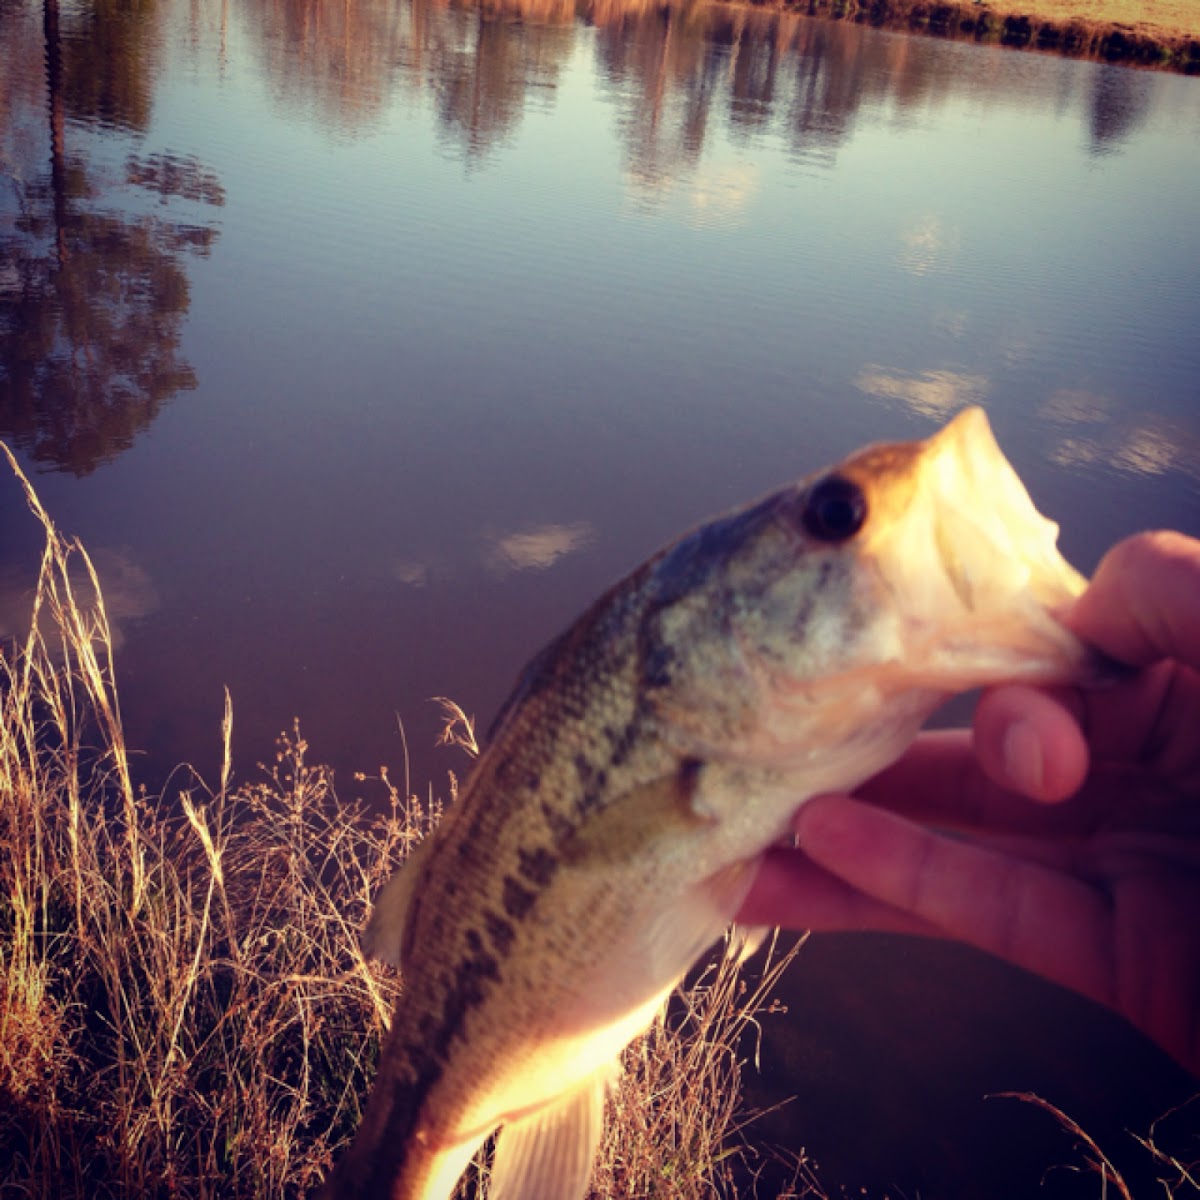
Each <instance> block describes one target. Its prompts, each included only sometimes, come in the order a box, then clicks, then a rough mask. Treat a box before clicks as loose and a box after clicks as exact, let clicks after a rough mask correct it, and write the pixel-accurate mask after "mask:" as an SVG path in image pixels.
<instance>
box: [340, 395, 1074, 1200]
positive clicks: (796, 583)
mask: <svg viewBox="0 0 1200 1200" xmlns="http://www.w3.org/2000/svg"><path fill="white" fill-rule="evenodd" d="M1056 533H1057V527H1056V526H1054V525H1053V524H1052V523H1051V522H1049V521H1047V520H1046V519H1045V518H1043V517H1041V516H1040V514H1038V513H1037V511H1036V509H1034V507H1033V505H1032V503H1031V501H1030V500H1029V498H1028V495H1027V494H1026V493H1025V490H1024V488H1023V487H1022V485H1021V483H1020V480H1019V479H1018V478H1017V476H1016V474H1015V472H1014V471H1013V470H1012V468H1011V467H1010V466H1009V464H1008V463H1007V462H1006V461H1005V459H1004V457H1003V455H1002V454H1001V452H1000V450H999V448H998V447H997V446H996V443H995V440H994V438H992V435H991V431H990V429H989V427H988V424H987V421H986V418H985V417H984V415H983V413H982V412H981V411H979V410H971V411H968V412H966V413H963V414H961V415H960V416H959V417H958V418H956V419H955V420H954V421H953V422H952V423H951V424H950V425H949V426H947V427H946V428H945V429H944V430H942V431H941V432H940V433H938V434H936V435H935V436H934V437H932V438H929V439H927V440H926V441H924V442H915V443H901V444H896V445H891V446H884V447H873V448H868V449H867V450H865V451H862V452H860V453H859V454H857V455H853V456H851V457H850V458H849V459H847V460H846V461H845V462H844V463H842V464H840V465H839V466H838V467H836V468H833V469H832V470H829V471H826V472H822V473H819V474H818V475H816V476H814V477H811V478H810V479H808V480H804V481H801V482H800V483H798V484H794V485H792V486H790V487H788V488H784V489H781V490H780V491H778V492H776V493H773V494H772V495H770V496H768V497H766V498H765V499H764V500H761V501H759V502H758V503H756V504H753V505H750V506H749V507H747V508H745V509H743V510H740V511H738V512H735V513H733V514H730V515H728V516H725V517H721V518H718V519H717V520H715V521H712V522H710V523H708V524H707V525H704V526H701V527H700V528H699V529H697V530H695V531H694V532H692V533H690V534H688V535H686V536H685V537H683V538H681V539H680V540H679V541H678V542H676V543H674V544H673V545H672V546H669V547H667V548H666V549H664V550H663V551H661V552H660V553H659V554H658V555H656V556H655V557H653V558H652V559H650V560H649V561H648V562H647V563H645V564H644V565H643V566H641V567H639V568H638V569H637V570H636V571H634V572H633V573H632V574H631V575H630V576H628V577H627V578H626V579H625V580H624V581H622V582H621V583H619V584H617V585H616V586H615V587H613V588H611V589H610V590H609V591H608V592H607V593H605V595H604V596H602V597H601V598H600V599H599V600H598V601H597V602H596V603H595V604H594V605H593V606H592V607H591V608H590V609H589V610H588V611H587V612H586V613H585V614H584V615H583V616H582V617H581V618H580V619H579V620H578V621H577V622H576V623H575V624H574V625H573V626H572V627H571V628H570V629H569V630H568V631H567V632H566V633H564V634H563V635H562V636H560V637H559V638H558V639H556V640H555V641H554V642H552V643H551V644H550V646H548V647H547V649H546V650H544V651H542V653H541V654H539V655H538V656H537V657H536V658H535V659H534V660H533V661H532V662H531V664H530V665H529V667H528V668H527V669H526V671H525V672H524V674H523V676H522V678H521V680H520V681H519V682H518V685H517V687H516V689H515V690H514V692H513V695H512V697H511V698H510V700H509V701H508V702H507V703H506V705H505V707H504V709H503V710H502V711H501V714H500V716H499V717H498V718H497V721H496V723H495V725H494V727H493V731H492V734H491V737H490V739H489V742H488V746H487V748H486V749H485V751H484V753H483V754H482V756H481V757H480V759H479V761H478V762H477V763H476V765H475V768H474V770H473V772H472V774H471V777H470V779H469V780H468V781H467V783H466V785H465V787H464V789H463V791H462V794H461V795H460V797H459V799H458V800H457V801H456V803H455V804H454V805H452V806H451V807H450V809H449V810H448V812H447V813H446V814H445V816H444V818H443V820H442V822H441V823H440V825H439V826H438V828H437V829H436V830H434V831H433V832H432V833H431V834H430V835H429V837H428V838H426V839H425V841H424V842H422V843H421V845H420V846H419V847H418V848H417V850H416V851H415V852H414V854H413V855H412V856H411V858H410V861H409V862H408V863H406V864H405V865H404V866H403V867H402V868H401V870H400V871H399V872H398V873H397V875H396V876H395V877H394V879H393V881H392V882H390V883H389V884H388V886H387V888H385V890H384V892H383V893H382V894H381V895H380V897H379V898H378V901H377V905H376V909H375V912H374V913H373V915H372V918H371V922H370V925H369V927H368V932H367V945H368V949H370V950H371V951H372V952H373V953H375V954H377V955H378V956H379V957H381V958H384V959H385V960H388V961H392V962H395V963H398V964H399V965H400V966H401V970H402V983H403V990H402V994H401V997H400V1000H399V1002H398V1004H397V1008H396V1012H395V1015H394V1019H393V1023H392V1027H391V1030H390V1032H389V1034H388V1037H387V1040H386V1042H385V1045H384V1048H383V1052H382V1055H381V1059H380V1064H379V1070H378V1073H377V1078H376V1082H375V1086H374V1088H373V1091H372V1095H371V1097H370V1099H369V1101H368V1104H367V1108H366V1112H365V1115H364V1119H363V1123H362V1127H361V1128H360V1130H359V1132H358V1134H357V1135H356V1137H355V1139H354V1142H353V1144H352V1146H351V1147H350V1149H349V1150H348V1151H347V1153H346V1154H345V1155H344V1156H343V1158H342V1159H341V1161H340V1162H339V1163H338V1164H337V1166H336V1168H335V1170H334V1172H333V1173H332V1176H331V1178H330V1180H329V1182H328V1184H327V1188H326V1193H325V1194H326V1196H328V1197H331V1198H332V1197H343V1198H358V1197H367V1196H371V1197H392V1198H393V1200H444V1198H445V1197H447V1196H449V1195H450V1193H451V1191H452V1190H453V1188H454V1185H455V1183H456V1181H457V1179H458V1178H459V1176H460V1174H461V1173H462V1171H463V1170H464V1169H465V1167H466V1165H467V1163H468V1161H469V1159H470V1157H471V1155H472V1154H473V1153H474V1151H475V1150H476V1149H477V1148H478V1147H479V1145H481V1144H482V1142H483V1141H484V1140H485V1139H486V1138H487V1137H488V1136H489V1135H490V1134H491V1133H493V1132H494V1131H495V1130H496V1129H497V1128H498V1127H499V1128H500V1130H501V1133H500V1138H499V1140H498V1142H497V1148H496V1153H495V1157H494V1162H493V1169H492V1179H491V1187H490V1195H491V1196H492V1198H493V1200H578V1198H579V1197H582V1196H583V1195H584V1194H585V1192H586V1189H587V1182H588V1175H589V1172H590V1164H591V1161H592V1158H593V1155H594V1153H595V1149H596V1145H597V1143H598V1140H599V1137H600V1132H601V1120H602V1111H603V1102H604V1095H605V1091H606V1088H607V1086H608V1084H609V1082H610V1081H611V1079H612V1077H613V1071H614V1069H615V1064H616V1063H617V1061H618V1057H619V1054H620V1052H621V1050H622V1048H623V1047H624V1046H625V1044H626V1043H627V1042H628V1041H629V1040H630V1039H631V1038H632V1037H633V1036H635V1035H636V1034H637V1033H638V1032H639V1031H640V1030H641V1029H643V1028H644V1027H645V1026H646V1025H647V1024H648V1023H649V1022H650V1020H651V1019H652V1017H653V1014H654V1012H655V1011H656V1009H657V1008H658V1006H659V1005H660V1004H661V1003H662V1001H663V1000H664V998H665V997H666V995H667V994H668V993H669V991H670V989H671V988H672V987H673V986H674V985H675V984H676V982H677V981H678V979H679V978H680V977H681V976H682V975H683V973H684V972H685V971H686V970H687V968H688V966H689V965H691V963H692V962H693V961H694V960H695V958H696V957H697V956H698V955H700V954H701V953H702V952H703V951H704V950H705V948H706V947H707V946H709V945H710V944H711V943H712V942H713V941H714V940H715V939H716V938H717V937H719V936H720V934H721V933H722V931H723V930H724V929H725V928H726V926H727V925H728V923H729V922H730V921H731V920H732V919H733V917H734V916H735V914H736V912H737V910H738V907H739V906H740V904H741V902H742V900H743V898H744V897H745V895H746V892H747V890H748V889H749V887H750V885H751V883H752V881H753V877H754V872H755V869H756V867H757V864H758V862H759V859H760V857H761V855H762V854H763V853H764V852H765V851H766V849H767V848H768V847H769V846H771V845H772V844H773V843H775V842H776V841H777V840H778V839H779V838H780V837H781V836H784V835H786V833H787V831H788V829H789V827H790V818H791V815H792V814H793V812H794V811H795V809H796V807H797V806H798V805H799V804H800V803H802V802H803V800H804V799H805V798H806V797H808V796H811V795H814V794H816V793H817V792H820V791H828V790H833V789H848V788H852V787H854V786H856V785H857V784H858V783H859V782H861V781H862V780H863V779H865V778H867V777H868V776H870V775H871V774H873V773H875V772H876V771H878V770H880V769H881V768H882V767H884V766H886V765H887V764H888V763H889V762H891V761H893V760H894V759H895V758H896V757H897V756H898V755H899V754H901V753H902V752H903V750H904V748H905V747H906V746H907V745H908V743H909V742H910V741H911V740H912V738H913V737H914V736H915V735H916V733H917V731H918V730H919V729H920V726H921V724H922V722H923V721H924V719H925V718H926V717H927V716H928V714H929V712H931V711H932V709H933V708H934V707H936V705H937V704H938V703H940V701H941V700H942V699H943V698H944V697H945V696H946V695H948V694H951V693H954V692H957V691H961V690H965V689H967V688H971V687H976V686H980V685H983V684H988V683H995V682H1000V681H1002V680H1008V679H1024V680H1030V681H1034V682H1066V681H1073V680H1078V679H1081V678H1083V677H1085V676H1086V675H1087V674H1088V673H1089V671H1090V670H1091V662H1090V658H1089V655H1088V653H1087V651H1086V649H1085V648H1084V647H1082V646H1081V645H1080V644H1079V643H1078V641H1077V640H1076V639H1075V638H1074V637H1073V635H1071V634H1069V633H1068V632H1067V631H1066V630H1065V629H1064V627H1063V626H1062V625H1061V623H1060V622H1059V621H1058V620H1057V617H1056V615H1055V614H1056V612H1057V611H1058V610H1059V609H1060V608H1061V607H1062V605H1064V604H1065V603H1067V602H1069V600H1070V599H1071V598H1072V597H1073V596H1074V595H1076V594H1078V592H1079V591H1080V590H1081V588H1082V586H1083V583H1084V581H1083V579H1082V577H1081V576H1079V575H1078V573H1076V572H1075V571H1074V570H1073V569H1072V568H1071V567H1069V565H1068V564H1067V563H1065V561H1063V560H1062V558H1061V556H1059V555H1058V552H1057V550H1056V549H1055V545H1054V543H1055V537H1056Z"/></svg>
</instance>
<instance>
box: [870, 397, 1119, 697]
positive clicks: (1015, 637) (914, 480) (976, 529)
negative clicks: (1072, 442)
mask: <svg viewBox="0 0 1200 1200" xmlns="http://www.w3.org/2000/svg"><path fill="white" fill-rule="evenodd" d="M871 455H872V451H870V450H868V451H865V452H864V453H863V455H861V456H859V457H857V458H856V459H853V460H851V462H850V464H848V466H847V471H848V473H854V472H855V471H861V472H863V473H864V474H869V473H870V468H871V466H872V463H871ZM897 469H902V470H904V471H905V472H906V473H907V479H906V480H905V485H906V486H904V487H903V488H898V487H897V486H896V485H895V482H894V481H888V482H889V487H888V490H889V492H890V493H891V495H892V496H895V495H896V494H897V493H899V494H900V495H901V496H902V500H901V501H899V502H897V501H896V500H894V499H893V500H892V501H891V510H890V511H887V510H886V509H885V512H884V513H883V514H882V515H883V519H882V520H879V521H877V522H875V524H874V525H873V527H872V528H871V530H870V531H869V534H868V537H867V538H866V539H865V541H864V545H863V546H862V548H861V551H860V552H861V553H862V554H863V556H864V560H865V561H867V562H868V563H870V564H871V566H873V568H874V571H873V574H874V576H875V578H876V580H877V581H878V582H879V584H880V586H881V587H882V588H884V589H885V590H886V592H887V593H888V595H889V599H890V601H891V603H892V604H893V605H894V609H895V611H896V612H897V614H898V623H897V625H896V627H895V630H894V635H895V637H896V639H897V643H898V644H897V646H896V655H895V660H894V661H895V665H896V669H897V671H898V673H899V674H900V675H902V676H904V677H905V682H906V684H907V685H908V686H912V685H914V684H915V685H918V686H928V687H930V688H934V689H936V690H945V691H960V690H964V689H967V688H972V687H978V686H982V685H985V684H988V683H993V682H999V681H1016V680H1024V681H1028V682H1037V683H1067V682H1079V681H1081V680H1082V679H1084V678H1086V677H1089V676H1090V675H1092V674H1094V673H1095V671H1096V670H1097V658H1096V656H1095V655H1094V654H1093V653H1092V651H1091V650H1090V649H1089V648H1088V647H1086V646H1085V645H1084V644H1083V643H1082V642H1081V641H1080V640H1079V639H1078V638H1077V637H1076V636H1075V635H1074V634H1073V633H1072V632H1071V631H1070V630H1069V629H1067V628H1066V626H1065V625H1064V624H1063V622H1062V617H1063V615H1064V614H1065V612H1066V611H1067V610H1068V609H1069V608H1070V606H1071V605H1072V604H1073V602H1074V600H1075V599H1076V597H1078V596H1079V595H1080V593H1082V592H1083V590H1084V588H1085V587H1086V586H1087V580H1086V579H1085V578H1084V576H1083V575H1081V574H1080V573H1079V572H1078V571H1077V570H1076V569H1075V568H1074V567H1073V566H1071V564H1070V563H1068V562H1067V560H1066V559H1065V558H1064V557H1063V556H1062V554H1061V553H1060V552H1059V549H1058V546H1057V539H1058V526H1057V525H1056V524H1055V523H1054V522H1053V521H1051V520H1049V519H1047V518H1046V517H1044V516H1042V514H1041V513H1039V512H1038V510H1037V509H1036V508H1035V507H1034V504H1033V501H1032V500H1031V499H1030V497H1029V493H1028V492H1027V491H1026V490H1025V486H1024V484H1022V482H1021V480H1020V478H1019V477H1018V475H1017V473H1016V471H1015V470H1014V469H1013V468H1012V466H1011V465H1010V464H1009V462H1008V460H1007V459H1006V458H1005V457H1004V454H1003V452H1002V451H1001V449H1000V447H999V445H997V443H996V439H995V437H994V436H993V434H992V430H991V427H990V425H989V424H988V420H987V417H986V415H985V414H984V412H983V410H982V409H978V408H975V409H968V410H966V411H964V412H962V413H960V414H959V415H958V416H957V417H956V418H955V419H954V420H953V421H951V422H950V424H949V425H947V426H946V427H945V428H944V429H942V430H940V431H939V432H938V433H936V434H935V435H934V436H933V437H931V438H929V439H927V440H926V441H924V442H919V443H915V444H914V445H913V447H912V454H911V456H909V459H908V461H907V462H905V463H904V465H903V466H902V467H897ZM873 490H875V491H876V492H879V491H881V488H880V481H879V480H876V481H875V482H874V488H873ZM887 503H888V501H886V500H885V505H886V504H887Z"/></svg>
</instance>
